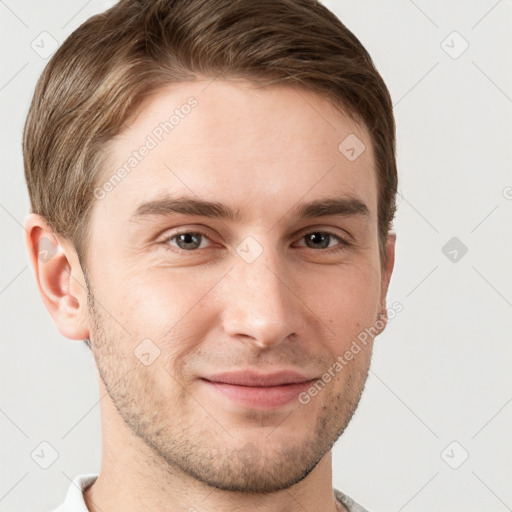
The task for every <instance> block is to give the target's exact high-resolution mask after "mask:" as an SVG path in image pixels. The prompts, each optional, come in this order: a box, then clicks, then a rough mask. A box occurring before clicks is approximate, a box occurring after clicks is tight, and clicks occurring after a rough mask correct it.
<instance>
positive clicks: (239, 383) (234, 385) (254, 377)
mask: <svg viewBox="0 0 512 512" xmlns="http://www.w3.org/2000/svg"><path fill="white" fill-rule="evenodd" d="M200 380H201V381H202V382H203V383H204V384H205V385H206V386H207V388H208V389H209V390H210V391H211V392H212V393H214V394H215V395H216V397H217V398H218V397H220V398H223V399H226V398H227V399H229V400H230V401H233V402H235V403H237V404H239V405H243V406H246V407H251V408H258V409H276V408H279V407H282V406H284V405H286V404H288V403H290V402H292V401H293V400H294V399H295V398H296V397H297V396H298V395H299V394H300V393H301V392H302V391H304V390H306V389H307V388H308V387H309V386H310V385H311V383H312V382H314V381H315V380H316V377H315V378H311V377H308V376H305V375H302V374H300V373H298V372H294V371H281V372H276V373H272V374H262V373H257V372H253V371H237V372H228V373H222V374H217V375H212V376H208V377H202V378H201V379H200Z"/></svg>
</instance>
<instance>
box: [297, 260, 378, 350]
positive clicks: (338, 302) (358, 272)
mask: <svg viewBox="0 0 512 512" xmlns="http://www.w3.org/2000/svg"><path fill="white" fill-rule="evenodd" d="M302 284H303V285H304V286H305V287H304V288H303V292H302V294H303V296H304V299H305V302H306V304H308V306H309V307H310V308H311V309H312V310H313V311H314V312H315V313H316V314H317V315H318V316H319V318H320V319H321V321H322V323H323V325H324V327H325V328H326V331H327V333H328V337H329V339H330V340H331V342H330V343H331V344H332V346H331V352H336V353H339V352H340V350H342V349H344V347H345V345H350V343H351V341H352V340H353V339H356V338H357V336H358V335H359V334H360V333H361V332H362V331H364V329H365V328H367V327H369V326H371V325H373V324H374V323H375V321H376V319H377V317H378V313H379V310H380V307H379V304H380V272H379V271H378V270H376V269H375V267H373V266H372V265H370V264H368V265H360V266H358V267H352V268H350V269H348V268H347V269H336V270H335V271H332V272H329V273H326V274H325V275H324V276H319V275H318V274H317V275H315V276H311V279H310V278H309V277H308V276H307V275H306V279H305V281H304V280H303V281H302ZM305 290H309V291H308V293H307V295H305V293H306V292H305Z"/></svg>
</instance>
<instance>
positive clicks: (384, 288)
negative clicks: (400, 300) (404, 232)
mask: <svg viewBox="0 0 512 512" xmlns="http://www.w3.org/2000/svg"><path fill="white" fill-rule="evenodd" d="M395 244H396V233H389V234H388V238H387V240H386V264H385V265H384V266H383V268H382V272H381V288H380V297H381V299H380V300H381V303H380V304H381V306H380V314H379V319H380V320H381V321H383V322H384V327H382V329H379V331H380V332H382V331H383V330H384V329H385V327H386V324H387V322H388V310H387V304H386V297H387V294H388V288H389V282H390V280H391V274H392V273H393V268H394V266H395Z"/></svg>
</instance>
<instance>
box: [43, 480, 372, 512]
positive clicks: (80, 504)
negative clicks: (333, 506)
mask: <svg viewBox="0 0 512 512" xmlns="http://www.w3.org/2000/svg"><path fill="white" fill-rule="evenodd" d="M96 478H98V475H97V474H84V475H78V476H77V477H76V478H75V479H74V480H73V481H72V482H71V484H70V485H69V488H68V492H67V494H66V499H65V500H64V502H63V503H62V504H61V505H59V506H58V507H57V508H56V509H54V510H53V511H52V512H89V510H88V508H87V506H86V504H85V501H84V495H83V491H84V490H85V489H87V487H89V486H90V485H91V484H93V483H94V481H95V480H96ZM334 493H335V496H336V498H337V499H338V501H340V502H341V503H343V505H345V507H347V509H348V510H349V512H368V510H366V509H365V508H363V507H362V506H361V505H359V504H358V503H356V502H355V501H354V500H353V499H352V498H349V497H348V496H347V495H345V494H343V493H342V492H341V491H338V490H337V489H334Z"/></svg>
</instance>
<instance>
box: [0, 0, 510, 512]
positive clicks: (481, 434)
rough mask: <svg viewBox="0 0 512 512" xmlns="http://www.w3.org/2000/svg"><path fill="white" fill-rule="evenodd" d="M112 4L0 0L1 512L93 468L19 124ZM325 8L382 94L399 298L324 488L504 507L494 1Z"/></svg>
mask: <svg viewBox="0 0 512 512" xmlns="http://www.w3.org/2000/svg"><path fill="white" fill-rule="evenodd" d="M112 3H113V2H111V1H110V2H109V1H101V0H90V1H88V2H87V1H86V0H74V1H66V2H64V1H57V0H52V1H49V0H46V1H45V2H37V1H35V0H33V1H28V0H25V1H15V0H1V1H0V52H1V55H0V62H1V70H0V108H1V120H2V123H1V141H2V158H1V176H2V186H1V188H0V226H1V240H2V251H1V252H0V257H1V265H0V272H1V273H0V300H1V308H2V309H1V333H2V339H1V343H0V350H1V353H0V362H1V376H2V379H1V383H0V431H1V433H2V438H1V439H2V442H1V445H0V461H1V462H0V464H1V468H0V510H1V511H11V512H21V511H28V510H32V511H37V512H44V511H49V510H51V509H52V508H53V507H55V506H57V505H58V504H59V503H60V502H62V501H63V499H64V495H65V493H66V490H67V488H68V486H69V484H70V479H72V478H73V477H75V476H76V475H77V474H79V473H88V472H98V471H99V467H100V456H101V432H100V417H99V400H100V399H101V397H99V396H98V390H97V384H96V373H95V367H94V362H93V359H92V356H91V354H90V352H89V351H88V350H87V349H86V347H85V346H84V345H83V343H82V342H78V341H71V340H67V339H65V338H63V337H62V336H61V335H60V334H59V333H58V331H57V329H56V327H55V325H54V324H53V322H52V320H51V318H50V316H49V314H48V313H47V311H46V309H45V308H44V306H43V304H42V302H41V299H40V297H39V293H38V290H37V287H36V284H35V279H34V275H33V272H32V269H31V267H30V266H29V262H28V257H27V255H26V252H25V246H24V241H23V234H24V233H23V222H24V219H25V216H26V215H27V213H28V211H29V203H28V194H27V191H26V187H25V182H24V177H23V167H22V155H21V132H22V127H23V123H24V118H25V116H26V113H27V109H28V105H29V101H30V99H31V97H32V94H33V89H34V86H35V82H36V80H37V78H38V76H39V75H40V73H41V71H42V70H43V67H44V66H45V64H46V62H47V59H45V58H43V57H45V56H44V55H43V56H40V53H42V52H43V53H44V52H45V51H49V50H51V44H52V39H51V38H54V39H55V41H56V43H55V44H58V43H61V42H62V41H64V39H65V38H66V37H67V35H68V34H69V33H70V32H71V31H72V30H74V29H75V28H76V27H77V26H78V25H79V24H80V23H82V22H83V21H84V20H85V19H87V18H88V17H89V16H90V15H92V14H94V13H96V12H99V11H102V10H104V9H105V8H107V7H108V6H110V5H111V4H112ZM325 4H326V5H327V6H328V7H330V8H331V9H332V10H333V11H334V12H335V13H336V14H337V15H338V16H339V17H340V19H341V20H342V21H343V22H344V23H345V24H346V25H347V26H348V28H349V29H351V30H352V31H353V32H354V33H355V34H356V35H357V37H358V38H359V39H360V40H361V42H362V43H363V44H364V45H365V46H366V48H367V49H368V51H369V52H370V54H371V55H372V56H373V58H374V61H375V63H376V65H377V67H378V69H379V71H380V72H381V74H382V75H383V77H384V80H385V81H386V83H387V84H388V87H389V89H390V92H391V95H392V98H393V102H394V105H395V115H396V121H397V126H398V133H397V136H398V164H399V175H400V187H399V190H400V196H399V210H398V214H397V219H396V222H395V230H396V232H397V255H396V264H395V272H394V275H393V278H392V281H391V287H390V291H389V303H390V304H391V303H393V302H394V301H400V303H401V304H402V305H403V311H402V312H401V313H399V314H398V316H397V317H396V318H394V319H393V321H391V322H390V324H389V325H388V328H387V330H386V331H385V332H384V334H383V335H382V336H380V337H379V338H377V341H376V345H375V352H374V358H373V362H372V369H371V374H370V377H369V380H368V383H367V386H366V391H365V394H364V396H363V399H362V401H361V403H360V406H359V409H358V411H357V412H356V415H355V417H354V419H353V421H352V423H351V424H350V426H349V427H348V429H347V431H346V432H345V434H344V435H343V436H342V438H341V439H340V440H339V441H338V443H337V445H336V447H335V449H334V455H333V457H334V475H333V484H334V486H335V487H337V488H339V489H341V490H343V491H344V492H346V493H347V494H349V495H351V496H352V497H354V498H355V499H356V500H357V501H360V502H361V503H362V504H363V505H365V506H366V507H368V509H369V510H371V511H375V512H387V511H390V512H391V511H392V512H399V511H402V510H403V511H406V512H407V511H419V512H420V511H427V510H428V511H430V510H438V511H452V512H455V511H466V512H467V511H482V510H485V511H496V512H500V511H505V510H512V509H511V507H512V486H511V485H510V482H511V481H512V443H511V441H510V432H511V431H512V429H511V427H512V404H511V401H512V386H511V382H512V378H511V377H510V370H511V351H512V350H511V339H510V338H511V335H510V333H511V330H512V315H511V313H512V309H511V308H512V272H511V261H512V243H511V237H510V235H511V222H510V221H511V218H512V172H511V167H512V165H511V162H512V58H511V57H512V55H511V53H512V52H511V50H512V35H511V31H510V27H511V26H512V2H511V0H500V1H496V0H479V1H475V0H473V1H467V0H458V1H446V0H437V1H426V0H421V1H420V0H416V1H414V2H413V1H412V0H391V1H386V2H383V1H382V0H357V1H356V0H352V1H342V0H325ZM454 31H455V32H457V33H458V35H457V34H453V32H454ZM42 32H47V33H48V34H49V35H45V34H43V35H41V33H42ZM443 41H444V42H443ZM466 44H469V47H468V48H467V50H466V51H464V53H462V54H461V55H459V53H460V52H461V50H463V49H464V47H465V45H466ZM31 45H32V46H31ZM33 47H35V48H37V50H35V49H33ZM38 52H39V53H38ZM455 57H456V58H455ZM452 237H457V239H458V240H456V241H455V242H452V243H455V244H456V245H455V246H453V247H452V246H448V247H447V248H446V249H445V250H444V252H443V247H444V246H445V244H447V242H448V241H449V240H450V239H451V238H452ZM461 243H463V244H464V245H465V246H466V247H467V253H466V254H464V255H462V252H461V250H460V247H461V245H460V244H461ZM453 250H456V251H457V253H454V252H453ZM450 251H451V253H450ZM445 253H446V254H447V255H445ZM455 256H456V261H452V260H453V258H455ZM506 433H507V434H508V435H506ZM41 442H47V443H50V444H51V445H52V446H53V447H54V449H55V450H56V451H57V452H58V458H57V459H56V460H55V462H54V463H53V464H52V465H51V466H50V467H49V468H48V469H42V468H41V467H40V466H39V465H38V463H37V462H36V460H37V457H35V456H34V459H33V458H31V454H32V453H33V452H34V450H35V451H36V453H41V450H43V452H44V453H45V457H47V458H48V457H50V456H51V451H50V450H49V449H48V447H47V446H46V448H45V445H43V446H42V447H41V446H40V443H41ZM453 442H455V444H452V443H453ZM49 454H50V455H49ZM466 455H468V458H467V460H465V461H464V462H463V463H462V464H461V462H462V461H463V460H464V458H465V457H466ZM459 465H460V466H459ZM456 466H459V467H458V468H457V469H454V467H456Z"/></svg>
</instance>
